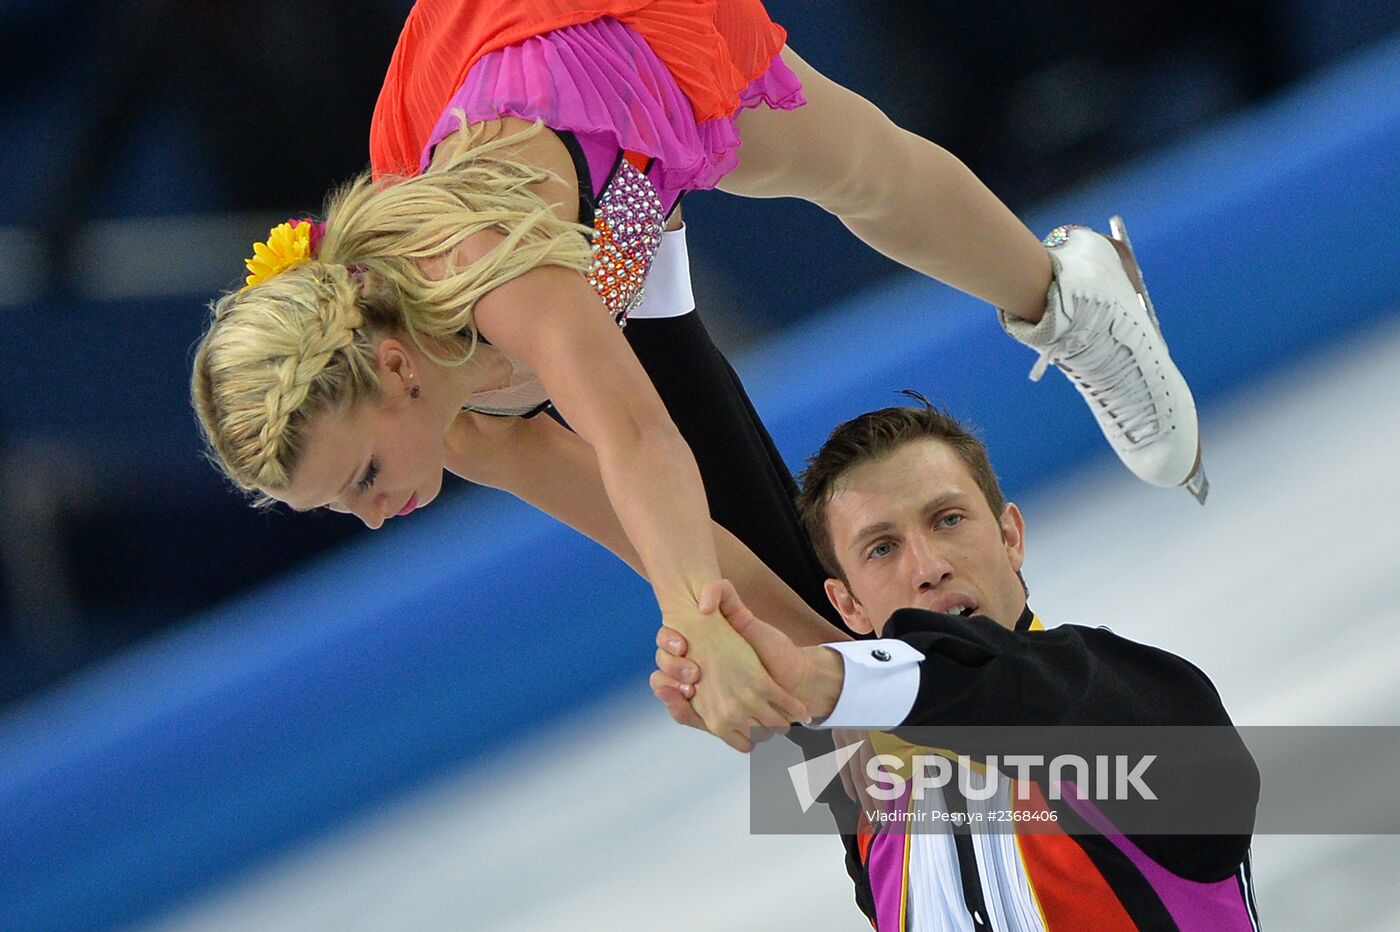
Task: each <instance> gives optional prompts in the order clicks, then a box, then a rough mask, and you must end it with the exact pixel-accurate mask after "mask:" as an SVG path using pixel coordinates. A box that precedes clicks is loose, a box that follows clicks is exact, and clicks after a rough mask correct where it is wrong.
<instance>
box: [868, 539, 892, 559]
mask: <svg viewBox="0 0 1400 932" xmlns="http://www.w3.org/2000/svg"><path fill="white" fill-rule="evenodd" d="M892 550H894V544H892V543H890V542H889V541H887V540H886V541H881V542H880V543H878V544H876V545H875V546H874V547H871V548H870V554H869V556H870V557H871V558H872V559H877V560H878V559H879V558H881V557H887V556H889V555H890V551H892Z"/></svg>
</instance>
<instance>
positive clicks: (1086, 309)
mask: <svg viewBox="0 0 1400 932" xmlns="http://www.w3.org/2000/svg"><path fill="white" fill-rule="evenodd" d="M1075 303H1076V305H1079V306H1078V307H1076V310H1075V315H1074V326H1073V327H1072V328H1071V329H1070V331H1069V332H1068V333H1066V334H1065V335H1064V336H1063V337H1062V338H1061V339H1060V340H1057V341H1056V342H1055V344H1054V345H1053V346H1049V347H1046V348H1045V349H1043V350H1041V351H1040V358H1039V359H1038V360H1036V363H1035V366H1034V367H1033V368H1032V369H1031V379H1032V380H1038V379H1039V378H1040V377H1041V376H1042V375H1044V374H1045V369H1046V367H1047V366H1049V365H1052V364H1053V365H1055V366H1058V367H1059V368H1060V370H1061V371H1062V372H1064V374H1065V375H1067V376H1068V377H1069V378H1070V380H1071V381H1072V382H1074V384H1075V387H1076V388H1078V389H1079V393H1080V394H1081V395H1083V396H1084V398H1085V399H1086V400H1088V401H1089V404H1090V406H1091V407H1092V408H1093V409H1094V413H1095V414H1096V415H1097V416H1098V418H1099V421H1100V422H1101V423H1102V424H1103V425H1104V427H1105V429H1106V430H1111V432H1112V433H1113V434H1114V435H1115V436H1116V437H1118V438H1122V439H1126V440H1127V441H1128V442H1129V443H1131V444H1134V445H1135V446H1142V445H1145V444H1147V443H1150V442H1151V441H1153V440H1155V439H1157V438H1158V437H1159V436H1161V421H1160V419H1159V418H1158V417H1157V406H1156V405H1155V404H1154V403H1153V400H1152V393H1151V391H1150V390H1149V388H1148V384H1147V376H1146V374H1145V373H1144V372H1143V371H1142V369H1141V368H1140V367H1139V365H1138V363H1137V360H1136V358H1135V353H1134V352H1133V347H1131V346H1129V345H1128V344H1127V343H1126V342H1125V341H1124V340H1123V339H1122V338H1121V337H1120V336H1119V335H1118V334H1116V333H1114V324H1115V323H1119V322H1120V321H1121V322H1123V323H1126V320H1125V319H1124V317H1125V315H1123V314H1116V313H1114V312H1113V309H1112V307H1111V306H1110V305H1109V303H1108V302H1105V301H1103V300H1102V299H1100V298H1085V297H1082V296H1078V295H1076V296H1075ZM1138 339H1139V340H1141V335H1139V336H1138Z"/></svg>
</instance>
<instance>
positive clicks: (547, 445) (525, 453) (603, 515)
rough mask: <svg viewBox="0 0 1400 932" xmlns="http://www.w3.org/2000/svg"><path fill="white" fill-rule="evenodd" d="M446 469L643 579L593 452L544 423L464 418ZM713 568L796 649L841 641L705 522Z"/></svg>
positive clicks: (452, 438) (747, 553)
mask: <svg viewBox="0 0 1400 932" xmlns="http://www.w3.org/2000/svg"><path fill="white" fill-rule="evenodd" d="M447 465H448V468H449V469H450V470H451V471H452V472H453V473H454V474H456V475H458V476H461V477H462V478H464V479H468V480H470V481H472V482H476V483H478V484H480V485H487V486H491V487H492V488H498V489H502V490H504V491H506V492H510V493H511V494H512V495H515V496H516V497H517V498H520V499H521V500H523V501H526V502H529V503H530V504H531V505H534V506H535V507H536V508H539V509H540V510H541V511H544V512H546V513H548V514H550V515H553V516H554V517H555V518H557V519H558V520H559V521H561V522H563V523H564V524H567V525H569V526H570V527H572V528H574V530H576V531H579V532H580V533H582V534H584V535H586V536H588V537H590V538H592V539H593V540H595V541H597V542H598V543H599V544H601V545H602V546H604V547H606V548H608V549H609V550H611V551H612V552H613V553H614V554H616V555H617V556H618V557H619V558H620V559H622V560H623V561H624V562H626V563H627V564H628V565H629V566H631V567H632V568H633V569H634V570H636V571H637V572H638V573H640V574H641V575H642V576H643V577H645V575H646V572H645V569H644V568H643V566H642V563H641V560H640V559H639V558H638V556H637V552H636V549H635V548H634V547H633V546H632V543H631V541H630V540H628V538H627V535H626V533H625V532H624V531H623V529H622V525H621V524H620V523H619V522H618V520H617V515H616V514H615V513H614V512H613V510H612V504H611V503H610V502H609V500H608V497H607V493H606V491H605V490H604V488H603V482H602V478H601V476H600V475H599V472H598V462H597V459H596V457H595V456H594V454H593V448H592V447H591V446H589V445H588V443H586V442H585V441H584V440H583V439H582V438H580V437H578V436H577V435H576V434H574V433H573V432H571V431H569V430H568V429H566V428H564V427H562V426H561V425H559V424H558V423H556V422H555V421H553V420H552V419H550V418H548V417H543V416H541V417H535V418H529V419H523V418H497V417H490V416H488V415H481V414H470V413H466V412H464V413H463V414H462V415H460V416H459V417H458V418H457V423H456V424H454V425H453V429H452V431H451V433H450V435H449V451H448V460H447ZM710 527H711V531H712V532H713V535H714V541H715V549H716V552H717V554H718V558H719V565H720V570H721V572H722V573H723V574H724V577H725V578H726V579H729V580H731V581H732V582H733V583H734V585H735V588H736V589H738V590H739V592H740V593H741V594H742V596H743V598H744V600H745V601H746V602H747V603H748V604H751V605H754V606H755V611H759V610H760V609H759V608H758V606H762V609H761V611H762V612H763V616H764V617H765V618H769V619H771V623H772V624H773V625H774V626H775V627H777V628H779V629H780V630H782V631H783V633H784V634H786V635H787V636H788V637H790V638H792V640H793V641H795V642H796V643H798V644H801V645H809V644H821V643H826V642H828V641H833V640H840V639H843V638H844V637H845V635H844V634H843V633H842V632H841V631H840V630H839V629H837V628H836V627H834V626H833V625H831V624H830V623H829V622H827V621H826V620H825V619H824V618H822V617H821V616H820V615H818V614H817V613H816V612H815V611H813V610H812V609H811V608H810V607H809V606H808V605H807V603H805V602H803V601H802V599H801V598H800V597H799V596H798V595H797V593H795V592H793V591H792V589H791V588H790V587H789V586H788V585H787V584H786V583H784V582H783V581H782V580H781V579H779V578H778V576H777V574H775V573H774V572H773V571H772V570H770V569H769V568H768V567H767V566H766V565H764V563H763V562H762V561H761V560H759V559H758V557H757V556H755V555H754V553H753V551H751V550H750V549H749V548H748V547H747V546H745V545H744V543H743V542H742V541H740V540H739V539H738V538H737V537H735V536H734V535H733V534H731V533H729V531H727V530H725V529H724V528H723V527H722V526H720V525H719V524H716V523H714V522H711V524H710Z"/></svg>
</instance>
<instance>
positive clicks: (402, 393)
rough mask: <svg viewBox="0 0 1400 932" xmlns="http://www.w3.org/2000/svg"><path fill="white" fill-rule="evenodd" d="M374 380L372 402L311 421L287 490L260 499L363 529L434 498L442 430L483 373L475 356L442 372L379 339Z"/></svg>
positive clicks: (390, 341) (397, 345) (394, 342)
mask: <svg viewBox="0 0 1400 932" xmlns="http://www.w3.org/2000/svg"><path fill="white" fill-rule="evenodd" d="M483 361H484V360H483ZM378 374H379V388H380V390H379V396H378V397H377V398H374V399H371V400H367V401H362V402H361V403H359V404H357V405H355V406H353V407H350V408H340V409H334V410H331V411H327V412H324V413H322V414H320V415H318V416H317V417H315V418H313V419H312V420H311V422H310V424H309V425H308V427H307V431H306V443H305V447H304V449H303V452H302V457H301V462H300V463H299V464H298V465H297V468H296V471H295V472H294V474H293V475H292V484H291V487H290V488H287V489H282V490H277V491H272V490H268V494H270V495H272V497H273V498H276V499H277V500H279V501H282V502H285V503H286V504H287V505H290V506H291V507H292V508H293V509H295V510H296V511H310V510H312V509H315V508H328V509H330V510H331V511H340V512H348V513H350V514H353V515H355V516H357V517H358V518H359V519H360V520H361V521H363V522H364V523H365V526H366V527H369V528H370V529H371V530H376V529H378V528H380V527H382V526H383V525H384V522H385V521H387V520H389V519H390V518H394V517H402V516H406V515H407V514H409V513H410V512H412V511H415V510H417V509H418V508H422V507H423V506H425V505H427V504H428V503H429V502H431V501H432V500H433V499H435V498H437V495H438V493H439V492H440V491H442V473H443V467H444V463H445V450H444V439H445V437H446V435H447V431H448V428H449V427H450V426H451V424H452V421H453V420H454V419H455V418H456V416H457V414H458V412H459V411H460V410H461V406H462V401H463V398H464V397H465V393H467V392H469V391H471V390H472V389H473V388H474V387H475V384H476V383H478V382H480V381H482V379H483V378H484V377H485V375H486V372H485V369H484V368H483V367H482V366H481V364H480V363H478V361H477V360H476V359H475V358H474V359H473V360H472V361H471V362H468V363H467V364H466V365H465V366H461V367H458V368H456V369H450V370H449V369H444V368H442V367H440V366H437V365H435V364H432V363H429V362H426V361H424V360H422V359H421V358H420V357H419V356H418V355H417V354H416V353H414V352H413V351H412V350H411V349H410V348H409V347H408V346H407V345H406V344H405V343H403V342H402V341H399V340H396V339H392V338H386V339H385V340H384V341H383V342H382V343H381V344H380V346H379V348H378Z"/></svg>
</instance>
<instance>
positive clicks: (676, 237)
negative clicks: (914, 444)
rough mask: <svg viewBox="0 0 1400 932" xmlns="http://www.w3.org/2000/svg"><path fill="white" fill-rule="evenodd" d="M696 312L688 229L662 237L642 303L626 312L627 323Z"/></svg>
mask: <svg viewBox="0 0 1400 932" xmlns="http://www.w3.org/2000/svg"><path fill="white" fill-rule="evenodd" d="M693 310H695V292H694V291H693V290H692V289H691V287H690V253H688V252H687V251H686V248H685V227H684V226H682V227H681V228H680V229H679V230H667V231H666V232H665V233H662V234H661V245H660V246H657V247H656V255H655V256H653V257H652V260H651V268H649V269H648V270H647V278H646V282H645V284H644V285H643V286H642V303H641V304H639V305H637V307H636V308H635V309H634V310H631V311H628V312H627V319H628V320H637V319H640V318H644V317H680V316H681V315H683V314H689V313H690V312H691V311H693Z"/></svg>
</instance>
